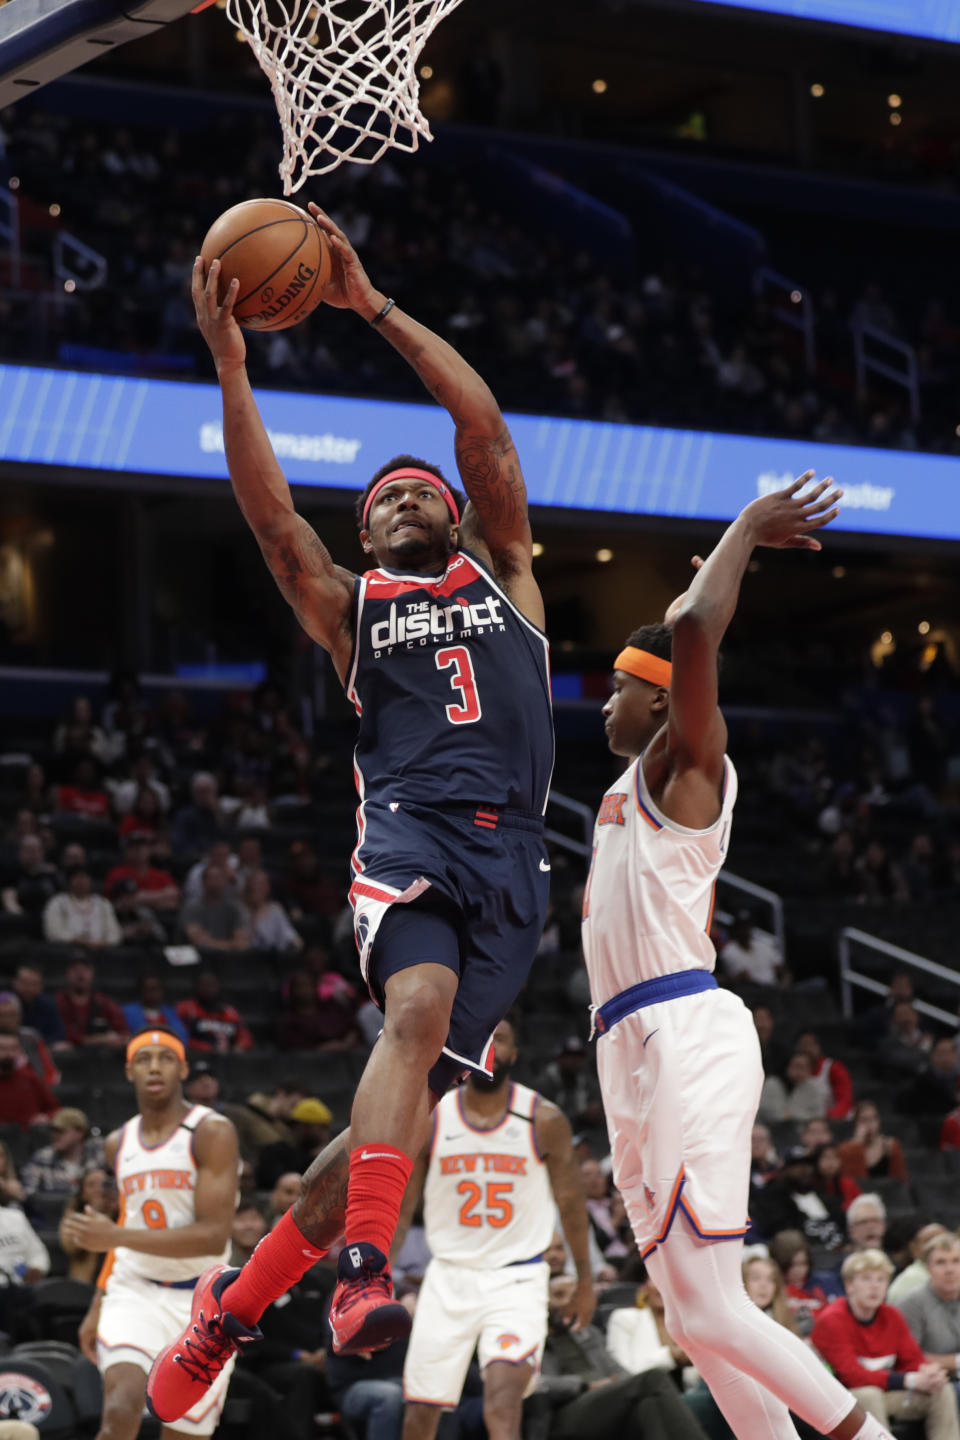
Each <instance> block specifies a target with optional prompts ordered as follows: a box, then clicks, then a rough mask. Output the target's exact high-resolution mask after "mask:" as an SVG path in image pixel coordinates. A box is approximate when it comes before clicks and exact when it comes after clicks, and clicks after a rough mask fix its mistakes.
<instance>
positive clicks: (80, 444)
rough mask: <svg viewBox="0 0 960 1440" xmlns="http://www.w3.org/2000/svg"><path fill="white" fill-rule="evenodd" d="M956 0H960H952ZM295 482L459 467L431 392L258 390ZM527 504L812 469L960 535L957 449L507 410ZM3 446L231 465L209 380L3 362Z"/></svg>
mask: <svg viewBox="0 0 960 1440" xmlns="http://www.w3.org/2000/svg"><path fill="white" fill-rule="evenodd" d="M958 3H960V0H958ZM257 400H258V403H259V405H260V409H261V413H262V415H263V418H264V422H265V424H266V426H267V429H268V431H269V433H270V438H271V440H272V442H273V447H274V450H275V451H276V454H277V458H278V459H279V461H280V464H281V466H282V467H283V470H284V472H285V474H286V475H287V477H288V479H289V480H290V481H291V482H292V483H293V484H296V485H316V486H321V487H327V488H346V489H357V490H359V489H361V488H362V487H363V485H364V484H365V483H366V481H367V480H368V479H369V477H370V475H372V474H373V472H374V471H375V470H376V469H378V468H379V466H380V465H382V464H383V462H384V461H385V460H389V458H390V456H391V455H395V454H397V453H398V452H399V451H408V452H410V453H412V454H414V455H423V456H425V457H426V458H428V459H431V460H433V461H435V462H437V463H438V464H440V465H441V466H442V467H443V468H444V469H445V470H446V471H447V473H448V474H449V475H450V476H451V477H455V476H456V464H455V461H454V456H453V426H452V424H451V422H450V419H449V417H448V416H447V414H446V413H445V411H443V410H441V409H440V408H439V407H437V406H433V405H406V404H398V403H387V402H384V401H377V400H348V399H342V398H340V397H326V396H313V395H305V394H300V393H297V394H291V393H288V392H282V391H275V390H263V391H258V392H257ZM507 419H508V422H509V424H510V428H511V430H512V432H513V436H514V439H515V441H516V444H517V450H518V452H519V455H520V459H521V462H522V464H523V470H524V474H525V476H526V480H527V488H528V491H529V495H530V500H531V503H532V504H534V505H550V506H559V507H565V508H571V509H578V510H595V511H596V510H599V511H603V510H607V511H617V512H620V513H625V514H633V515H662V516H675V517H677V518H679V519H689V520H730V519H732V518H733V516H734V515H736V514H737V513H738V512H739V511H740V510H741V509H742V508H743V506H744V505H746V504H747V502H748V501H750V500H752V499H754V498H755V497H756V496H757V495H763V494H766V493H767V492H768V491H770V490H775V489H778V488H779V487H780V486H781V485H786V484H787V483H788V482H789V481H790V480H791V479H793V478H794V476H796V475H799V474H801V473H802V471H804V470H808V469H815V470H816V471H817V474H818V475H819V476H821V477H823V476H827V475H832V476H834V478H835V479H836V480H837V482H838V483H839V484H840V485H842V486H843V488H844V491H845V494H844V500H843V505H842V513H841V516H840V518H839V520H838V521H837V523H836V524H835V525H834V526H833V529H834V530H848V531H858V532H860V533H864V534H876V535H916V536H924V537H929V538H932V539H942V540H960V459H956V458H953V457H951V456H947V455H924V454H916V453H910V452H908V451H902V450H897V451H894V450H872V449H864V448H860V447H858V446H853V445H818V444H814V443H807V442H805V441H798V440H777V439H770V438H766V437H757V436H749V435H722V434H712V433H710V432H709V431H700V430H664V429H657V428H656V427H654V426H649V425H616V424H608V423H605V422H603V421H594V420H562V419H557V418H555V417H550V416H536V415H509V416H508V417H507ZM0 460H7V461H21V462H24V463H30V464H39V465H57V466H61V465H68V466H80V467H82V468H84V469H88V470H91V469H92V470H111V471H118V470H119V471H123V470H128V471H134V472H138V473H144V474H151V475H181V476H195V477H197V478H199V479H212V480H226V478H227V465H226V459H225V456H224V450H223V429H222V424H221V417H220V394H219V390H218V389H217V387H216V386H215V385H205V384H197V385H191V384H185V383H182V382H176V381H167V380H137V379H130V378H126V377H117V376H112V375H86V374H79V373H76V372H72V371H66V370H43V369H36V368H33V367H31V366H15V365H0Z"/></svg>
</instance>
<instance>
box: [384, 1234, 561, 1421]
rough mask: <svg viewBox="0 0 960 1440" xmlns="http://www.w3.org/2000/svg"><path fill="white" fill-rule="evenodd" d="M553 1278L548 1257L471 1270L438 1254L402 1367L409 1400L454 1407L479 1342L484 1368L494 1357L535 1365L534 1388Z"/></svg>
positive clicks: (425, 1282)
mask: <svg viewBox="0 0 960 1440" xmlns="http://www.w3.org/2000/svg"><path fill="white" fill-rule="evenodd" d="M549 1278H550V1269H549V1266H548V1265H547V1264H546V1263H545V1262H544V1261H542V1260H538V1261H536V1262H534V1263H533V1264H530V1265H507V1266H505V1267H504V1268H503V1269H501V1270H471V1269H469V1268H468V1267H467V1266H466V1265H455V1264H450V1263H449V1262H447V1261H444V1260H436V1259H434V1260H431V1261H430V1264H429V1265H428V1266H427V1273H426V1275H425V1276H424V1279H423V1284H422V1285H421V1287H420V1294H419V1296H418V1297H417V1308H416V1311H415V1312H414V1316H413V1330H412V1332H411V1335H410V1343H409V1345H408V1347H407V1359H406V1363H405V1365H404V1367H403V1393H404V1397H405V1398H406V1400H407V1401H408V1402H409V1403H410V1404H413V1405H442V1406H444V1407H445V1408H452V1407H453V1406H455V1405H456V1404H457V1403H458V1401H459V1399H460V1393H461V1391H462V1390H463V1382H464V1379H465V1377H466V1373H467V1369H468V1367H469V1365H470V1359H471V1357H472V1355H473V1352H474V1349H475V1348H478V1350H479V1359H480V1368H481V1370H485V1369H486V1368H487V1366H488V1365H489V1364H490V1363H491V1362H492V1361H494V1360H502V1361H505V1362H506V1363H507V1364H508V1365H523V1364H527V1365H532V1366H533V1375H532V1376H531V1379H530V1385H529V1387H528V1392H527V1393H529V1391H530V1390H532V1389H533V1386H534V1383H535V1381H536V1375H537V1372H538V1370H539V1368H540V1361H541V1358H542V1356H543V1345H544V1341H545V1340H546V1336H547V1283H548V1281H549Z"/></svg>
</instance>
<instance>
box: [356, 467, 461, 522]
mask: <svg viewBox="0 0 960 1440" xmlns="http://www.w3.org/2000/svg"><path fill="white" fill-rule="evenodd" d="M401 479H403V480H426V482H427V484H428V485H432V486H433V488H434V490H439V492H440V494H441V495H442V496H443V498H444V500H446V502H447V509H448V510H449V511H450V514H451V515H452V516H453V523H454V525H459V524H460V511H459V510H458V509H457V502H456V500H454V498H453V491H452V490H451V489H450V487H449V485H447V484H446V483H445V482H444V481H443V480H441V479H440V476H439V475H433V474H432V473H431V472H430V471H429V470H416V469H414V468H413V467H412V466H410V467H406V466H405V467H404V468H403V469H401V470H391V471H390V474H389V475H384V476H383V477H382V479H380V480H378V481H377V483H376V485H374V487H373V489H372V490H371V491H370V494H369V495H368V496H367V498H366V500H365V501H364V502H363V528H364V530H366V528H367V516H368V515H369V514H370V506H371V505H372V504H373V502H374V500H375V499H376V498H377V496H378V495H379V494H380V491H381V490H382V489H383V487H384V486H385V485H389V484H391V483H392V482H393V481H394V480H401Z"/></svg>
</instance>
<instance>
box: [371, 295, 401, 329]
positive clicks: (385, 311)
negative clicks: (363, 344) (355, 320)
mask: <svg viewBox="0 0 960 1440" xmlns="http://www.w3.org/2000/svg"><path fill="white" fill-rule="evenodd" d="M396 303H397V302H396V300H388V301H387V303H386V305H384V307H383V309H382V310H381V311H380V314H379V315H374V317H373V319H372V320H371V321H370V324H371V325H372V326H373V328H374V329H376V328H377V326H378V325H379V324H380V322H381V321H382V320H386V318H387V316H388V315H389V314H390V311H391V310H392V309H393V307H394V305H396Z"/></svg>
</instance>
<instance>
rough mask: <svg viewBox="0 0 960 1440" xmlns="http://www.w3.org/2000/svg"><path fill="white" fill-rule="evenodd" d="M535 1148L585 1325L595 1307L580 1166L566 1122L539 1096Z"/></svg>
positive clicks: (535, 1118)
mask: <svg viewBox="0 0 960 1440" xmlns="http://www.w3.org/2000/svg"><path fill="white" fill-rule="evenodd" d="M533 1124H534V1133H535V1135H536V1140H537V1148H538V1150H539V1151H540V1154H541V1155H542V1156H543V1159H544V1163H545V1164H546V1167H547V1173H548V1174H549V1176H550V1187H551V1189H552V1190H553V1198H554V1200H555V1201H556V1202H557V1209H558V1210H559V1212H560V1224H561V1225H562V1226H563V1234H564V1238H565V1239H566V1242H567V1245H568V1246H569V1247H570V1254H571V1255H572V1256H573V1263H574V1265H575V1266H576V1270H577V1322H576V1323H577V1328H579V1327H580V1326H582V1325H589V1324H590V1321H591V1320H592V1319H593V1312H594V1310H595V1309H596V1306H597V1297H596V1294H595V1292H594V1288H593V1276H592V1274H591V1270H590V1222H589V1219H588V1217H587V1203H586V1201H585V1199H584V1196H583V1186H582V1184H581V1183H580V1166H579V1165H578V1164H577V1157H576V1155H575V1154H574V1153H573V1133H572V1131H571V1129H570V1122H569V1120H568V1119H567V1117H566V1115H564V1113H563V1111H562V1110H559V1109H558V1108H557V1106H556V1105H554V1104H552V1103H551V1102H550V1101H549V1100H544V1099H543V1097H542V1096H539V1097H538V1099H537V1108H536V1110H535V1112H534V1118H533Z"/></svg>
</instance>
